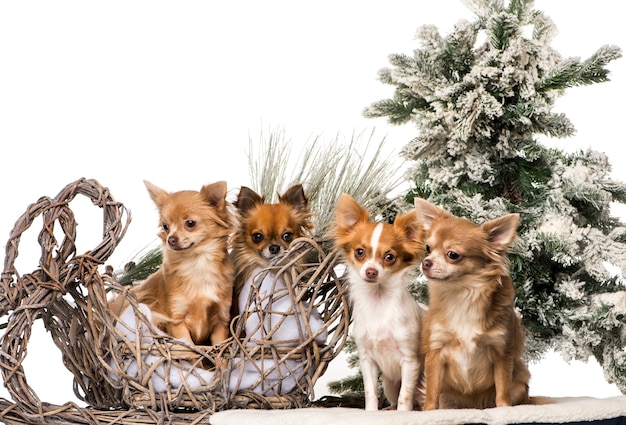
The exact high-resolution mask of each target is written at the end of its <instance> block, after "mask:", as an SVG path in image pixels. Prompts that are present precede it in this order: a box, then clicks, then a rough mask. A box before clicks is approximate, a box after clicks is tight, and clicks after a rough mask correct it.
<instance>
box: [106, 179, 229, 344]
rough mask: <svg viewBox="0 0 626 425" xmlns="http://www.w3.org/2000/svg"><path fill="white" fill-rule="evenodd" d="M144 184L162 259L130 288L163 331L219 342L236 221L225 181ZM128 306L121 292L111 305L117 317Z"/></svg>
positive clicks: (225, 321) (225, 322)
mask: <svg viewBox="0 0 626 425" xmlns="http://www.w3.org/2000/svg"><path fill="white" fill-rule="evenodd" d="M144 183H145V185H146V188H147V189H148V193H149V194H150V198H151V199H152V201H153V202H154V203H155V205H156V206H157V209H158V211H159V226H160V229H161V230H160V232H159V233H158V236H159V238H160V239H161V240H162V251H163V263H162V265H161V267H160V268H159V270H157V271H156V272H154V273H153V274H151V275H150V276H149V277H148V278H147V279H146V280H145V281H144V282H143V283H141V284H140V285H139V286H137V287H134V288H132V290H131V291H132V292H134V294H135V296H136V297H137V301H138V302H140V303H144V304H146V305H147V306H148V307H149V308H150V310H151V312H152V319H153V322H154V323H155V325H157V326H158V327H159V328H160V329H161V330H163V331H165V332H166V333H168V334H170V335H172V336H173V337H175V338H180V339H185V340H187V341H189V342H191V343H194V344H205V343H210V344H213V345H215V344H219V343H221V342H223V341H225V340H226V339H227V338H228V336H229V329H230V328H229V325H230V306H231V301H232V287H233V282H234V274H235V272H234V267H233V263H232V260H231V258H230V256H229V253H228V246H229V238H230V235H231V233H232V232H233V230H234V228H235V219H234V214H233V213H232V211H230V208H229V204H228V202H227V201H226V182H223V181H221V182H217V183H213V184H209V185H206V186H203V187H202V189H201V190H200V191H199V192H197V191H193V190H183V191H179V192H173V193H168V192H166V191H165V190H163V189H161V188H159V187H157V186H155V185H154V184H152V183H150V182H148V181H144ZM127 305H128V302H127V301H126V300H125V297H121V296H120V297H117V298H116V299H114V300H113V301H112V303H111V309H112V311H113V312H114V313H116V314H117V315H118V316H119V314H121V312H122V310H123V309H124V308H125V306H127Z"/></svg>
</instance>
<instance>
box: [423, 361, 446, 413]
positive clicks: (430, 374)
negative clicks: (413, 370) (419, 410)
mask: <svg viewBox="0 0 626 425" xmlns="http://www.w3.org/2000/svg"><path fill="white" fill-rule="evenodd" d="M442 372H443V371H442V364H441V353H440V350H429V351H428V352H427V353H426V359H425V362H424V375H425V377H426V401H425V402H424V410H435V409H438V408H439V391H440V388H439V387H440V386H441V374H442Z"/></svg>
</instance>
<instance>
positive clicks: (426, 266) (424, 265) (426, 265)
mask: <svg viewBox="0 0 626 425" xmlns="http://www.w3.org/2000/svg"><path fill="white" fill-rule="evenodd" d="M432 266H433V262H432V261H430V260H429V259H428V258H424V261H422V268H424V269H429V268H431V267H432Z"/></svg>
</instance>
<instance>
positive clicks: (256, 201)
mask: <svg viewBox="0 0 626 425" xmlns="http://www.w3.org/2000/svg"><path fill="white" fill-rule="evenodd" d="M263 203H265V198H264V197H263V196H261V195H259V194H257V193H256V192H255V191H254V190H252V189H250V188H249V187H246V186H241V189H239V195H238V196H237V200H236V201H235V202H233V205H234V206H235V208H237V210H239V212H240V213H242V214H246V213H247V212H248V211H250V210H251V209H252V208H254V207H255V206H257V205H260V204H263Z"/></svg>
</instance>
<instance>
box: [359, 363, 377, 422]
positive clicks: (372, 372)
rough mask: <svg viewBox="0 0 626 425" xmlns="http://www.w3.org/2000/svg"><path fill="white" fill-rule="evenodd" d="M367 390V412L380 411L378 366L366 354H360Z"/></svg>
mask: <svg viewBox="0 0 626 425" xmlns="http://www.w3.org/2000/svg"><path fill="white" fill-rule="evenodd" d="M359 364H360V366H361V373H362V374H363V389H364V390H365V410H378V365H377V364H376V362H375V361H374V360H372V359H371V358H370V357H369V356H367V355H366V354H365V353H360V354H359Z"/></svg>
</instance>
